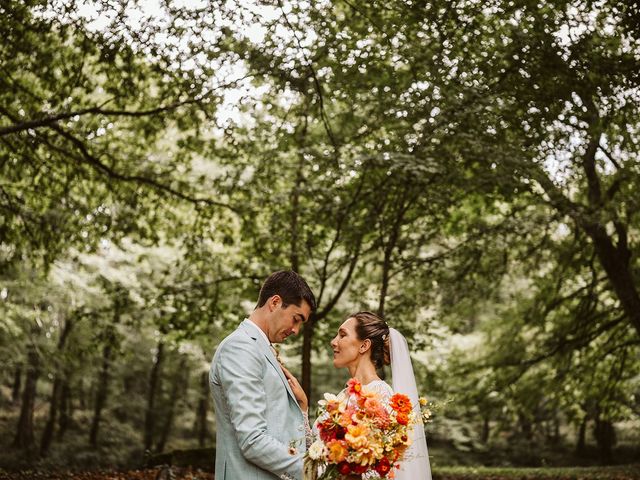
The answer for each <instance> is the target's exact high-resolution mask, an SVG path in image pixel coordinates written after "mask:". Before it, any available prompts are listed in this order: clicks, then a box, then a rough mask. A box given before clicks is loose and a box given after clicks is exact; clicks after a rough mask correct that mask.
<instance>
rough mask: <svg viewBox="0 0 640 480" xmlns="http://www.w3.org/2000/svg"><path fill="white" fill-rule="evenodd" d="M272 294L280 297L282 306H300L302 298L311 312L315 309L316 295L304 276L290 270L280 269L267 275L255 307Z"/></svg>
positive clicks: (262, 303) (261, 304) (263, 302)
mask: <svg viewBox="0 0 640 480" xmlns="http://www.w3.org/2000/svg"><path fill="white" fill-rule="evenodd" d="M274 295H279V296H280V298H282V308H287V307H288V306H289V305H291V304H293V305H295V306H296V307H300V306H301V305H302V301H303V300H304V301H305V302H307V303H308V304H309V306H310V307H311V311H312V312H313V311H315V309H316V297H314V296H313V292H312V291H311V289H310V288H309V285H307V282H305V281H304V278H302V277H301V276H300V275H298V274H297V273H296V272H294V271H292V270H281V271H279V272H275V273H272V274H271V275H269V278H267V279H266V280H265V281H264V283H263V284H262V288H261V289H260V295H259V296H258V304H257V305H256V308H260V307H262V306H263V305H264V304H265V303H267V300H269V298H271V297H273V296H274Z"/></svg>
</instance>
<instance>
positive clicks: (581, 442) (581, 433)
mask: <svg viewBox="0 0 640 480" xmlns="http://www.w3.org/2000/svg"><path fill="white" fill-rule="evenodd" d="M588 420H589V419H588V417H587V416H586V415H585V417H584V418H583V419H582V422H581V423H580V428H579V429H578V441H577V443H576V455H580V456H582V455H584V454H585V452H586V450H587V439H586V437H587V422H588Z"/></svg>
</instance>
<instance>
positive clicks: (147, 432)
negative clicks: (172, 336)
mask: <svg viewBox="0 0 640 480" xmlns="http://www.w3.org/2000/svg"><path fill="white" fill-rule="evenodd" d="M163 360H164V342H163V341H162V340H160V341H159V342H158V353H156V356H155V359H154V362H153V367H152V368H151V373H150V374H149V391H148V393H147V411H146V413H145V417H144V449H145V451H146V450H151V446H152V445H153V433H154V430H155V423H156V412H155V408H156V406H155V404H156V392H157V390H158V386H159V384H160V370H161V368H162V361H163Z"/></svg>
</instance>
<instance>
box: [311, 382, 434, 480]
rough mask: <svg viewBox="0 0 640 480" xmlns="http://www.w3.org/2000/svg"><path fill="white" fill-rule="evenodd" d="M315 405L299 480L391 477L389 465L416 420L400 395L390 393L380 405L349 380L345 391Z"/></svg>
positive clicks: (400, 453)
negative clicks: (313, 431) (312, 428)
mask: <svg viewBox="0 0 640 480" xmlns="http://www.w3.org/2000/svg"><path fill="white" fill-rule="evenodd" d="M318 403H319V405H320V411H319V417H318V419H319V420H318V423H317V429H318V438H317V439H315V441H314V442H313V443H312V445H311V446H310V447H309V449H308V451H307V453H306V454H305V469H304V470H305V475H304V478H305V480H316V479H318V480H333V479H336V478H338V477H340V476H342V475H345V476H346V475H357V476H360V475H362V474H363V473H368V474H367V478H392V477H393V476H394V473H393V467H394V465H395V464H396V463H397V462H399V461H400V460H402V458H403V455H404V453H405V451H406V450H407V448H408V447H409V445H410V444H411V440H410V433H411V430H412V428H413V425H414V424H415V423H419V422H421V421H422V418H421V417H420V416H418V415H416V414H415V413H414V411H413V406H412V405H411V400H409V398H408V397H407V396H406V395H402V394H400V393H396V394H395V395H393V396H392V397H391V398H390V400H389V402H388V403H387V402H383V400H382V399H381V398H380V396H379V395H378V394H377V393H375V392H372V391H368V390H367V389H366V387H363V386H362V385H361V384H360V382H358V381H357V380H356V379H353V378H352V379H351V380H349V382H348V383H347V390H346V391H344V392H341V393H340V394H339V395H331V394H328V393H327V394H325V395H324V400H320V402H318ZM385 403H387V404H386V405H385ZM421 403H422V402H421Z"/></svg>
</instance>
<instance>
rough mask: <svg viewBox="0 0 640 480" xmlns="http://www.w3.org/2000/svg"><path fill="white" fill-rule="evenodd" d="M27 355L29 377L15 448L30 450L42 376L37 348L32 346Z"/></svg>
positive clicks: (14, 442)
mask: <svg viewBox="0 0 640 480" xmlns="http://www.w3.org/2000/svg"><path fill="white" fill-rule="evenodd" d="M28 350H29V351H28V353H27V377H26V379H25V383H24V390H23V392H22V406H21V408H20V418H19V419H18V426H17V431H16V436H15V438H14V440H13V446H14V447H17V448H23V449H26V448H29V447H30V446H31V445H33V440H34V436H33V408H34V406H35V402H36V388H37V383H38V377H39V376H40V357H39V356H38V352H37V351H36V347H35V345H33V344H30V345H29V347H28Z"/></svg>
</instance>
